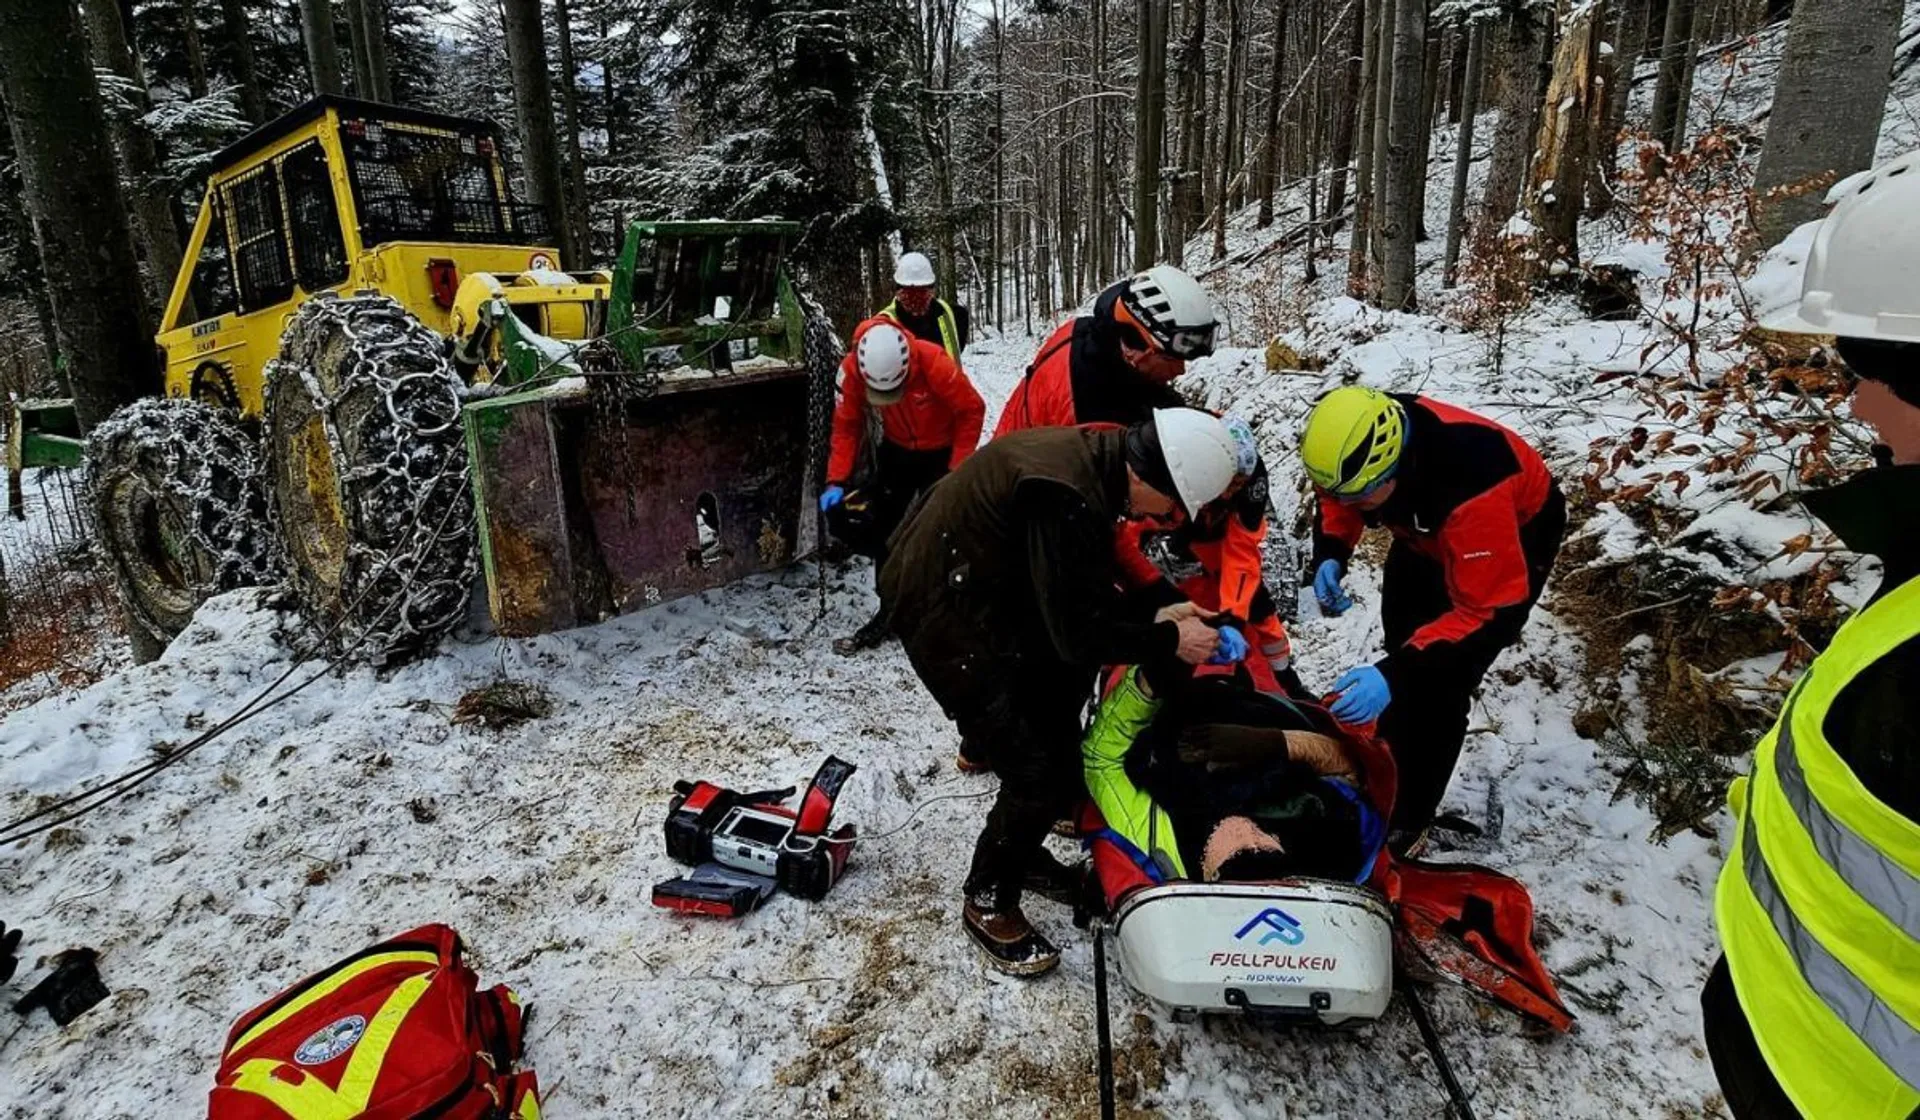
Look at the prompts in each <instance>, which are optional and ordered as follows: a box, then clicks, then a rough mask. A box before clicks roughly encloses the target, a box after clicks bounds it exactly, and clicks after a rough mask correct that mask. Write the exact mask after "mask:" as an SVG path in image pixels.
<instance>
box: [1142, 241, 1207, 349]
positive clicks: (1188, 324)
mask: <svg viewBox="0 0 1920 1120" xmlns="http://www.w3.org/2000/svg"><path fill="white" fill-rule="evenodd" d="M1120 307H1121V310H1122V311H1124V312H1125V316H1126V318H1128V319H1130V320H1132V321H1133V322H1134V323H1135V324H1137V325H1138V326H1139V327H1140V328H1141V329H1142V330H1144V331H1146V332H1147V336H1148V340H1149V341H1150V342H1152V343H1153V345H1155V346H1156V347H1158V348H1159V349H1161V350H1164V351H1166V352H1167V353H1168V354H1171V355H1172V356H1173V357H1176V358H1180V359H1182V360H1185V359H1188V358H1204V357H1206V356H1207V355H1208V354H1211V353H1213V330H1214V313H1213V299H1212V297H1210V296H1208V295H1207V290H1206V289H1205V288H1203V287H1201V286H1200V282H1199V281H1198V280H1195V279H1194V278H1193V277H1191V276H1188V275H1187V274H1186V273H1184V272H1182V271H1180V270H1179V269H1177V268H1175V267H1173V266H1172V265H1170V264H1157V265H1154V266H1153V267H1152V268H1150V269H1148V270H1146V271H1145V272H1142V273H1141V274H1140V275H1138V276H1135V277H1134V278H1133V279H1132V280H1129V281H1127V290H1126V291H1125V292H1124V293H1122V294H1121V297H1120Z"/></svg>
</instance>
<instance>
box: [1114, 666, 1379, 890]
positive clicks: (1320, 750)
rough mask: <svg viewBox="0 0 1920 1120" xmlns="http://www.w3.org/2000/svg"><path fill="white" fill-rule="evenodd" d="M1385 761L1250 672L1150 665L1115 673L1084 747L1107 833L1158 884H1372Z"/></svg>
mask: <svg viewBox="0 0 1920 1120" xmlns="http://www.w3.org/2000/svg"><path fill="white" fill-rule="evenodd" d="M1155 683H1160V687H1158V688H1156V687H1155ZM1372 754H1373V752H1370V751H1368V750H1367V747H1366V745H1364V744H1360V743H1356V742H1355V741H1353V740H1351V739H1350V738H1347V737H1345V736H1344V735H1343V734H1342V733H1341V731H1340V728H1339V726H1338V725H1337V724H1336V723H1335V722H1334V721H1333V719H1332V718H1331V717H1330V716H1328V715H1327V714H1326V712H1325V711H1324V710H1322V709H1320V708H1318V707H1316V706H1313V705H1310V704H1301V703H1297V702H1295V701H1292V700H1289V699H1287V698H1285V697H1284V696H1281V695H1278V694H1271V693H1263V692H1258V691H1255V690H1254V689H1253V687H1252V686H1251V685H1250V684H1249V683H1248V682H1247V680H1246V678H1245V677H1244V675H1226V674H1221V675H1215V676H1198V677H1191V678H1184V679H1183V678H1180V677H1174V676H1172V675H1169V680H1168V681H1166V682H1159V681H1158V677H1157V675H1155V674H1150V673H1146V672H1144V671H1142V670H1141V669H1139V668H1129V669H1124V670H1118V671H1116V673H1115V677H1114V679H1113V680H1112V682H1111V684H1110V687H1109V689H1108V691H1107V695H1106V697H1105V699H1104V700H1102V701H1101V704H1100V707H1099V710H1098V711H1097V712H1096V713H1095V716H1094V720H1093V724H1092V726H1091V727H1089V728H1088V730H1087V734H1086V738H1085V739H1084V740H1083V741H1082V743H1081V762H1082V764H1083V767H1084V770H1085V774H1086V783H1087V792H1088V794H1089V795H1090V796H1091V797H1092V800H1093V804H1094V807H1095V808H1097V809H1098V810H1099V813H1100V816H1101V817H1102V818H1104V832H1103V835H1104V836H1105V837H1106V838H1107V839H1110V840H1112V841H1114V842H1115V844H1116V846H1117V847H1119V848H1120V850H1121V851H1123V852H1124V853H1125V854H1126V855H1127V856H1128V857H1129V858H1130V859H1131V860H1132V861H1133V863H1134V865H1135V866H1136V867H1137V868H1138V869H1139V871H1140V872H1141V873H1143V875H1144V877H1145V878H1146V879H1147V880H1149V881H1151V882H1170V881H1173V880H1179V879H1199V880H1205V881H1207V882H1220V881H1228V882H1260V881H1266V880H1272V879H1282V878H1291V877H1313V878H1323V879H1335V880H1343V881H1346V882H1364V881H1365V880H1366V879H1367V878H1368V876H1369V875H1370V874H1371V872H1372V870H1373V866H1374V864H1375V861H1376V860H1377V858H1378V856H1379V852H1380V847H1381V844H1382V843H1383V841H1384V839H1385V834H1386V829H1385V820H1384V815H1383V814H1382V813H1381V812H1380V811H1379V806H1378V805H1377V804H1376V803H1375V801H1376V798H1377V796H1378V794H1379V786H1380V784H1381V783H1380V782H1379V781H1371V782H1370V781H1369V780H1368V779H1369V778H1370V777H1375V778H1377V777H1378V775H1375V774H1369V773H1368V772H1367V771H1368V766H1367V762H1368V761H1369V760H1370V756H1371V755H1372ZM1386 780H1387V781H1388V782H1390V781H1391V778H1390V777H1389V778H1387V779H1386ZM1386 796H1387V797H1388V798H1390V797H1391V796H1392V795H1391V793H1390V792H1389V793H1387V794H1386ZM1089 824H1091V830H1093V831H1099V830H1100V828H1101V826H1100V822H1088V821H1085V820H1083V822H1082V825H1083V831H1084V830H1087V826H1088V825H1089Z"/></svg>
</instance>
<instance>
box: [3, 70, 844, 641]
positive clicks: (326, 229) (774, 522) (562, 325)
mask: <svg viewBox="0 0 1920 1120" xmlns="http://www.w3.org/2000/svg"><path fill="white" fill-rule="evenodd" d="M509 183H510V180H509V176H508V174H507V169H506V167H505V165H504V164H503V162H502V159H501V145H500V136H499V133H498V131H497V130H496V129H495V128H494V126H493V125H491V124H488V123H486V122H483V121H475V120H466V119H462V118H458V117H450V116H443V115H439V114H434V113H423V112H417V111H414V110H409V109H402V108H398V107H395V106H390V105H375V104H371V103H368V102H362V101H352V100H348V99H346V98H339V97H321V98H317V99H315V100H313V101H310V102H308V103H307V104H305V105H303V106H301V107H300V108H298V109H296V110H294V111H293V112H291V113H288V114H287V115H286V116H283V117H281V118H280V119H279V120H277V121H274V122H273V123H271V124H268V125H265V126H263V127H262V128H259V129H256V130H255V131H254V132H253V133H251V134H250V135H248V136H246V137H245V138H243V139H242V140H240V141H239V142H237V143H235V144H234V145H232V146H231V147H229V148H228V149H227V150H226V151H224V152H222V153H220V154H219V155H218V156H216V157H215V170H214V172H213V174H212V176H211V177H210V179H209V180H208V184H207V193H206V198H205V200H204V201H203V202H202V204H201V207H200V214H199V218H198V220H197V221H196V222H195V223H194V227H193V235H192V238H191V240H190V241H189V243H188V245H187V251H186V261H185V264H184V265H183V267H182V268H181V273H180V275H179V276H178V277H177V278H176V280H175V282H174V286H173V290H172V293H171V296H170V298H169V299H168V301H167V307H166V312H165V315H164V317H163V321H162V329H161V331H160V333H159V336H158V343H159V349H160V351H161V353H162V355H163V356H164V359H165V363H166V377H165V392H164V395H163V396H162V397H160V398H158V399H150V400H144V401H137V402H134V403H133V404H131V405H128V406H127V407H125V408H123V409H121V410H119V411H118V412H116V413H115V414H114V415H113V416H112V417H109V418H108V419H107V420H105V421H103V422H102V423H100V424H99V425H97V426H96V427H95V428H94V430H93V431H92V432H89V433H87V435H86V440H85V444H84V446H85V453H86V459H87V467H88V474H89V487H88V502H89V506H90V509H91V515H92V520H93V523H94V525H95V526H96V528H97V530H98V533H99V536H100V540H99V551H100V554H101V555H102V556H103V557H104V558H105V559H106V560H107V562H108V563H109V564H110V566H111V567H112V569H113V571H114V574H115V581H116V583H117V584H118V586H119V588H120V593H121V599H122V602H123V604H124V605H125V607H126V613H127V618H128V623H129V626H128V630H129V633H130V634H131V635H133V637H134V639H135V643H136V644H135V650H136V654H137V655H140V656H151V655H155V654H157V653H158V651H159V649H160V648H164V645H165V643H166V642H167V641H168V640H170V639H171V638H172V637H173V636H174V635H175V634H177V633H179V632H180V630H181V629H182V628H184V627H185V626H186V624H187V623H188V621H189V620H191V618H192V617H193V613H194V611H195V610H196V609H197V608H198V607H199V605H200V603H201V602H202V601H204V600H205V599H206V598H207V597H208V596H210V595H212V594H215V593H218V592H220V591H225V590H229V589H231V588H235V587H245V586H252V585H257V584H262V583H281V584H284V585H285V586H287V587H289V589H290V590H291V592H292V599H293V600H294V601H295V602H296V603H297V604H298V605H299V607H300V609H301V610H302V612H303V613H305V614H306V615H307V616H308V617H309V619H310V620H311V621H312V622H313V624H314V627H315V629H316V631H317V632H318V633H319V634H320V635H321V637H322V638H323V639H324V642H325V644H326V645H327V646H328V648H330V649H332V650H335V651H336V652H337V653H339V654H340V655H341V656H353V657H356V658H360V659H364V660H368V661H372V662H375V663H382V664H383V663H390V662H392V661H395V660H398V659H401V658H405V657H410V656H417V655H420V654H423V653H425V652H427V651H429V650H431V649H432V648H433V646H434V644H435V643H436V642H437V641H438V640H439V637H440V636H441V635H442V634H444V633H445V632H446V631H447V630H449V629H450V628H452V627H453V626H456V625H458V624H460V623H461V622H462V621H463V620H464V619H466V617H467V603H468V600H469V596H470V594H471V593H474V592H479V593H482V594H484V595H485V597H486V600H487V605H488V607H489V614H490V615H491V623H492V626H493V627H494V629H496V630H497V631H498V632H500V633H503V634H512V635H518V634H532V633H540V632H544V631H548V630H555V629H562V628H565V627H569V626H576V625H581V624H583V623H589V622H593V621H596V620H598V619H600V618H604V617H606V616H608V615H611V614H616V613H620V612H624V611H630V610H637V609H641V608H644V607H646V606H649V605H651V604H654V603H658V602H662V601H664V600H667V599H671V598H673V597H675V596H679V595H686V594H690V593H694V592H698V591H702V590H706V589H708V588H711V587H716V586H718V585H720V584H722V583H726V582H728V581H730V580H734V579H738V578H741V577H743V576H747V575H751V574H753V573H756V572H764V571H768V570H771V569H774V568H778V567H780V566H781V565H784V564H786V563H788V562H789V561H791V560H792V559H793V558H794V557H795V556H797V555H800V554H802V553H803V552H804V551H805V550H806V548H807V547H808V546H809V544H810V543H811V542H810V537H809V530H811V529H813V528H814V521H813V519H812V517H811V516H810V512H811V510H812V508H813V507H812V505H811V502H810V499H811V495H810V493H809V489H810V487H811V486H812V485H814V481H815V480H814V479H812V477H811V475H812V474H813V473H814V472H811V471H809V470H808V463H809V459H810V456H817V454H818V453H819V451H820V448H819V447H818V446H817V443H818V441H817V440H816V439H815V438H814V437H815V436H816V435H817V433H819V432H823V431H824V430H825V428H826V423H827V411H828V410H829V409H830V408H831V403H832V396H833V376H834V371H835V367H836V365H837V363H838V360H839V354H838V353H837V352H835V351H836V347H835V345H833V344H832V343H831V342H830V341H829V340H830V339H831V330H830V329H827V328H825V326H824V323H823V322H822V321H820V320H819V319H818V318H817V317H815V318H813V319H809V317H808V316H807V315H806V314H805V312H804V311H803V310H802V309H803V306H804V303H803V300H802V298H801V296H800V295H799V293H798V292H797V291H796V290H795V289H794V287H793V285H792V283H791V281H790V280H789V278H788V276H787V273H786V269H785V265H784V257H785V253H786V249H787V246H788V245H789V244H790V243H791V242H792V240H793V239H794V237H795V236H796V235H797V234H798V233H799V227H798V226H796V225H794V224H792V223H786V222H778V221H750V222H709V221H694V222H631V223H629V224H628V227H627V230H626V236H625V238H624V241H623V243H622V247H621V251H620V255H619V257H618V259H617V260H616V261H615V263H614V267H612V268H611V269H608V270H605V271H601V272H568V271H564V268H563V266H564V264H565V263H566V262H562V261H561V260H560V259H559V254H558V253H557V252H556V251H555V249H554V248H553V246H552V243H551V239H550V238H549V237H548V228H547V217H546V214H545V212H544V209H543V208H541V207H535V206H531V205H528V204H526V203H523V202H520V201H518V200H516V199H515V198H514V196H513V192H512V189H511V187H510V185H509ZM809 340H811V341H812V344H811V345H809ZM70 407H71V406H70V402H31V403H30V404H26V405H17V406H16V407H15V409H14V413H15V415H14V422H13V423H12V424H10V425H9V429H10V438H9V445H8V448H7V460H8V466H9V468H11V469H12V470H14V471H18V470H20V469H22V468H23V467H26V466H39V465H52V464H56V463H72V462H74V461H75V460H76V459H77V458H78V457H79V456H78V452H79V450H80V448H81V446H82V443H81V440H80V438H79V433H78V432H77V431H76V430H74V429H73V428H72V427H71V426H70V422H71V411H70ZM254 419H257V420H260V421H262V422H261V423H259V424H249V423H243V422H242V421H245V420H254ZM63 423H67V424H69V426H67V427H62V424H63Z"/></svg>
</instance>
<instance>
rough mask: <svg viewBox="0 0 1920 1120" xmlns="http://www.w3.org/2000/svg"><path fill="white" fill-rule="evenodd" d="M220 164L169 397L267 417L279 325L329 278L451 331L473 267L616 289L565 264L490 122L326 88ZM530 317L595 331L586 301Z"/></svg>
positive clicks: (543, 282) (194, 257) (166, 330)
mask: <svg viewBox="0 0 1920 1120" xmlns="http://www.w3.org/2000/svg"><path fill="white" fill-rule="evenodd" d="M213 162H214V165H215V167H216V168H217V170H216V171H215V172H214V174H213V176H212V177H211V178H210V179H209V180H208V183H207V192H206V197H205V198H204V200H203V201H202V202H201V205H200V214H199V218H198V220H197V221H195V223H194V227H193V234H192V236H191V238H190V240H189V241H188V244H187V246H186V259H187V261H188V262H189V264H188V266H186V267H183V268H182V270H181V275H180V276H179V277H178V278H177V279H176V281H175V283H174V287H173V292H172V296H171V298H170V299H169V300H168V301H167V307H166V311H165V314H164V316H163V318H162V325H161V330H160V333H159V337H158V342H159V345H160V348H161V350H162V351H163V353H164V354H165V356H166V380H165V384H166V395H167V396H170V397H186V398H190V399H194V400H200V401H204V402H206V403H209V404H213V405H216V406H219V407H226V408H237V409H239V410H241V411H242V412H243V413H245V414H247V415H257V414H258V413H259V411H260V408H261V404H262V386H263V370H264V366H265V363H266V361H267V359H269V358H271V357H272V356H273V355H274V353H275V351H276V349H277V348H278V346H279V343H280V335H281V331H282V330H283V329H284V328H285V326H286V324H287V320H288V318H289V316H291V315H292V313H293V310H294V308H295V307H296V306H298V305H299V304H300V303H302V302H303V301H305V300H306V299H308V298H309V297H311V296H313V295H316V294H318V293H321V292H337V293H349V292H354V291H367V290H371V291H379V292H381V293H383V294H385V295H388V296H390V297H392V298H393V299H395V300H397V301H398V302H399V303H400V304H401V306H403V307H405V308H406V309H407V311H408V312H409V313H411V314H412V315H413V316H414V317H415V318H417V319H418V320H420V322H421V324H422V325H424V326H425V327H427V328H428V329H429V330H432V331H434V332H435V333H437V334H442V335H446V334H451V333H454V323H453V320H452V310H453V306H454V301H455V295H456V293H457V292H458V290H459V286H460V284H461V282H462V280H463V279H465V278H466V277H468V276H471V275H474V274H487V275H491V276H496V277H501V278H503V280H504V282H505V283H507V284H509V285H512V284H516V283H519V282H520V280H521V278H523V277H535V278H537V279H536V280H534V281H532V282H533V283H537V284H539V285H540V286H542V287H545V288H548V289H553V288H564V289H567V294H568V296H569V298H570V300H571V301H572V302H573V303H575V304H580V303H590V302H592V301H593V300H594V299H595V297H596V296H597V297H598V298H600V299H604V298H605V292H604V285H605V284H606V282H607V280H608V277H607V276H606V275H605V274H601V275H598V276H593V275H587V276H578V277H576V276H571V275H568V274H565V273H562V272H561V271H560V268H561V264H562V262H561V261H560V259H559V253H558V252H557V251H556V250H555V249H554V248H553V245H552V238H551V236H550V231H549V228H548V222H547V218H546V214H545V211H544V210H543V209H542V208H541V207H538V206H534V205H530V204H527V203H524V202H520V201H517V200H516V199H515V198H514V196H513V193H512V190H511V187H510V180H509V177H508V174H507V169H506V167H505V165H504V163H503V161H502V159H501V144H500V136H499V132H498V130H497V129H496V128H495V127H494V126H493V125H492V124H491V123H488V122H485V121H478V120H469V119H464V118H460V117H450V116H443V115H440V114H437V113H426V112H420V111H417V110H412V109H403V108H400V107H398V106H393V105H377V104H373V103H371V102H364V101H355V100H353V99H350V98H344V97H317V98H315V99H313V100H312V101H309V102H307V103H306V104H305V105H302V106H300V107H299V108H297V109H294V110H293V111H291V112H289V113H287V114H286V115H285V116H282V117H280V118H279V119H278V120H275V121H273V122H272V123H270V124H267V125H264V126H262V127H261V128H258V129H255V130H254V131H253V132H251V133H249V134H247V135H246V136H245V137H242V138H241V139H240V140H238V141H236V142H235V143H233V144H232V145H230V146H228V147H227V148H226V149H225V150H223V151H221V152H220V153H219V154H217V155H216V156H215V157H214V161H213ZM596 281H598V283H599V285H600V287H597V288H596V287H595V282H596ZM534 318H535V322H534V323H532V324H530V325H533V326H534V327H535V328H536V329H540V330H541V331H542V333H545V334H550V335H555V336H557V337H563V338H564V337H573V338H580V337H584V335H585V332H586V323H585V322H584V319H583V318H582V317H581V316H578V315H574V316H571V317H564V318H562V317H555V321H549V320H548V318H547V317H546V316H535V317H534Z"/></svg>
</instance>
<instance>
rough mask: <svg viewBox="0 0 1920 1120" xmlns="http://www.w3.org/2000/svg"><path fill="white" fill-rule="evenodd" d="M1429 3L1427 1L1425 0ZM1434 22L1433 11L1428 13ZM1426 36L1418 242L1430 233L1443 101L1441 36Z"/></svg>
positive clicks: (1416, 205) (1417, 193)
mask: <svg viewBox="0 0 1920 1120" xmlns="http://www.w3.org/2000/svg"><path fill="white" fill-rule="evenodd" d="M1422 2H1423V3H1427V2H1428V0H1422ZM1428 15H1429V19H1431V15H1432V13H1431V11H1429V13H1428ZM1426 34H1427V56H1426V60H1425V61H1426V69H1425V75H1424V77H1423V78H1422V79H1421V82H1420V121H1421V124H1420V170H1419V172H1418V174H1416V175H1415V176H1414V183H1415V184H1416V186H1415V189H1414V192H1413V224H1414V228H1415V229H1416V230H1417V231H1418V233H1417V235H1416V240H1419V241H1425V240H1426V239H1427V237H1428V234H1427V169H1428V168H1429V167H1431V166H1432V165H1433V127H1434V120H1433V118H1434V106H1435V103H1436V102H1437V101H1439V99H1440V36H1438V35H1436V34H1434V33H1433V29H1432V27H1431V26H1429V27H1428V28H1427V29H1426Z"/></svg>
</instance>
